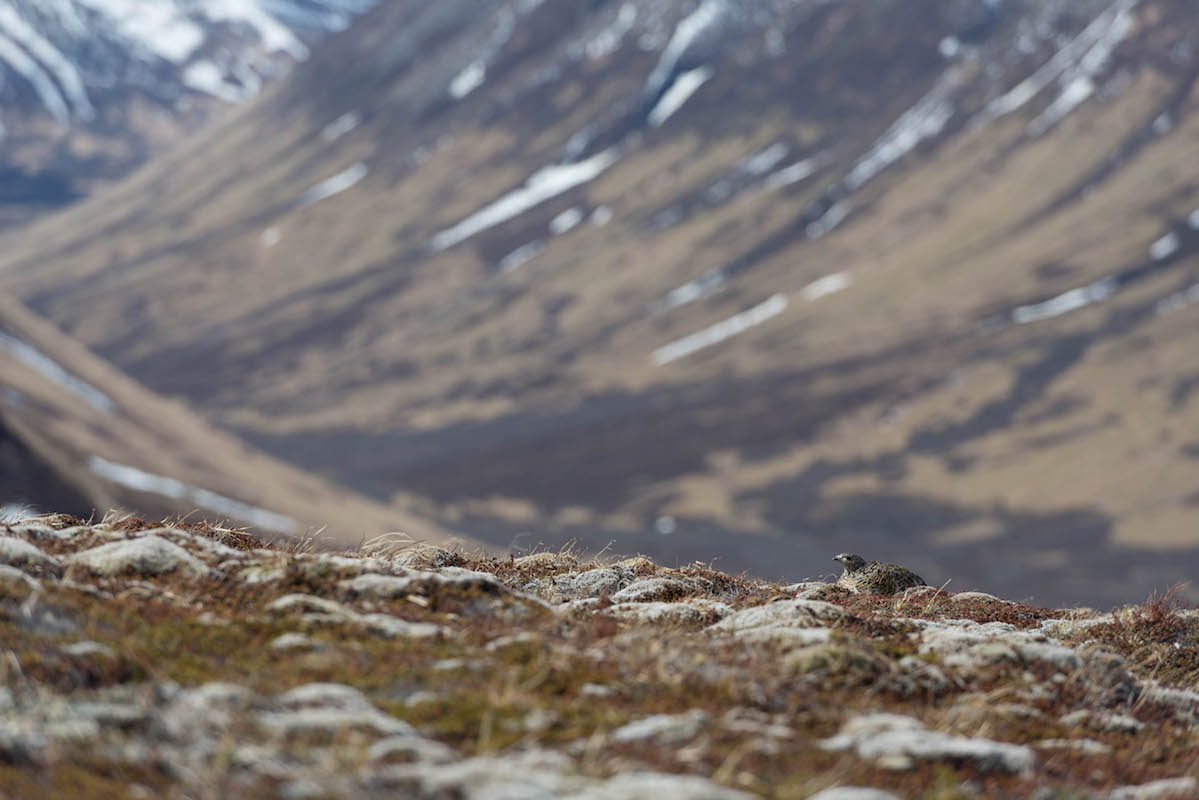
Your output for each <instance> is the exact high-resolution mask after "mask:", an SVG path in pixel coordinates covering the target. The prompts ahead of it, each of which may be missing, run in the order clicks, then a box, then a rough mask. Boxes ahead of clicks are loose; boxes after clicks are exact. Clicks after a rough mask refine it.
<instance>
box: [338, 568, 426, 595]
mask: <svg viewBox="0 0 1199 800" xmlns="http://www.w3.org/2000/svg"><path fill="white" fill-rule="evenodd" d="M418 580H419V579H418V578H417V577H415V576H412V575H405V576H402V577H401V576H398V575H376V574H367V575H359V576H358V577H357V578H351V579H350V580H344V581H341V582H340V583H338V584H337V588H338V590H339V591H340V592H342V593H343V594H346V595H348V596H350V597H374V598H378V599H381V600H390V599H392V598H396V597H403V596H404V595H406V594H415V593H417V590H416V589H414V588H413V587H414V585H415V584H416V583H417V581H418Z"/></svg>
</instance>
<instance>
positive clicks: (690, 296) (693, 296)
mask: <svg viewBox="0 0 1199 800" xmlns="http://www.w3.org/2000/svg"><path fill="white" fill-rule="evenodd" d="M726 280H727V278H726V277H725V274H724V270H722V269H713V270H709V271H708V272H706V273H704V274H703V275H701V276H700V277H698V278H696V279H695V280H693V281H687V282H686V283H684V284H683V285H682V286H678V287H676V288H674V289H671V290H670V291H669V292H667V293H666V296H665V297H663V298H662V300H661V302H660V304H659V305H660V308H659V310H660V311H670V310H671V309H674V308H678V307H679V306H685V305H687V304H688V303H694V302H695V301H696V300H698V299H700V298H701V297H704V296H706V295H709V294H711V293H712V292H715V291H717V290H718V289H720V288H721V287H723V286H724V284H725V281H726Z"/></svg>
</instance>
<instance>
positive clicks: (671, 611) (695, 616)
mask: <svg viewBox="0 0 1199 800" xmlns="http://www.w3.org/2000/svg"><path fill="white" fill-rule="evenodd" d="M603 613H605V614H607V615H609V616H612V617H618V618H620V619H627V620H633V621H637V622H648V623H654V624H671V623H674V624H692V623H696V624H705V623H712V622H716V621H718V620H721V619H724V618H725V617H727V616H728V615H730V614H732V613H733V609H732V607H731V606H728V605H726V604H724V603H720V602H717V601H716V600H707V599H705V598H702V597H696V598H692V599H690V600H681V601H679V602H676V603H636V602H633V603H617V604H616V605H613V606H608V607H607V608H605V609H603Z"/></svg>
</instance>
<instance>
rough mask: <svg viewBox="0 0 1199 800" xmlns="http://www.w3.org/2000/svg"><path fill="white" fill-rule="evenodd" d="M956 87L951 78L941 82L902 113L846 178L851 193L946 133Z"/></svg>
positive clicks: (951, 114)
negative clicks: (951, 95)
mask: <svg viewBox="0 0 1199 800" xmlns="http://www.w3.org/2000/svg"><path fill="white" fill-rule="evenodd" d="M952 88H953V81H952V80H951V79H949V78H942V79H940V80H938V81H937V84H936V86H934V87H933V88H932V89H931V90H930V91H929V93H928V94H926V95H925V96H924V97H922V98H921V99H920V100H919V101H918V102H917V103H916V104H915V105H914V106H912V107H911V108H909V109H908V110H907V111H905V112H904V113H903V114H901V115H900V117H899V119H897V120H895V122H894V123H892V124H891V127H890V128H888V129H887V132H886V133H884V134H883V135H882V136H881V137H880V138H879V139H878V141H876V142H875V143H874V145H873V146H872V147H871V148H870V152H869V153H867V154H866V155H865V156H863V157H862V158H861V160H859V161H858V163H857V164H855V165H854V168H853V169H852V170H850V172H849V175H847V176H846V177H845V185H846V187H847V188H848V189H849V190H850V191H851V192H853V191H857V190H858V189H860V188H862V187H863V186H865V185H866V183H867V182H869V181H870V180H871V179H872V178H874V176H876V175H878V174H879V173H880V172H882V171H883V170H885V169H886V168H887V167H889V166H891V165H892V164H894V163H895V162H896V161H898V160H899V159H901V158H903V157H904V156H905V155H907V154H908V153H910V152H911V151H912V150H914V149H915V148H916V145H918V144H920V143H921V142H922V141H924V140H925V139H929V138H931V137H933V136H936V135H937V134H939V133H940V132H941V131H942V130H944V129H945V125H946V124H947V123H948V122H949V120H950V119H952V118H953V105H952V104H951V103H950V102H949V99H948V98H949V93H950V90H951V89H952Z"/></svg>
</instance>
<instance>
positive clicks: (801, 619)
mask: <svg viewBox="0 0 1199 800" xmlns="http://www.w3.org/2000/svg"><path fill="white" fill-rule="evenodd" d="M845 615H846V611H845V609H844V608H842V607H841V606H838V605H834V604H832V603H825V602H823V601H821V600H780V601H778V602H775V603H767V604H766V605H764V606H754V607H753V608H747V609H745V610H743V611H738V612H736V613H735V614H731V615H729V616H727V617H725V618H724V619H722V620H721V621H720V622H717V623H716V624H715V625H712V626H711V627H710V628H709V630H711V631H716V632H725V633H731V634H734V635H736V636H746V635H751V636H757V637H762V636H765V637H774V636H783V637H791V636H795V635H796V634H795V632H796V631H798V630H805V629H809V628H824V627H825V626H827V625H828V624H829V623H832V622H835V621H837V620H839V619H841V618H842V617H844V616H845ZM799 636H800V637H803V634H799ZM813 638H817V639H819V638H825V639H827V637H825V636H824V635H823V634H821V635H819V636H816V637H813Z"/></svg>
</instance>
